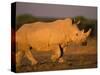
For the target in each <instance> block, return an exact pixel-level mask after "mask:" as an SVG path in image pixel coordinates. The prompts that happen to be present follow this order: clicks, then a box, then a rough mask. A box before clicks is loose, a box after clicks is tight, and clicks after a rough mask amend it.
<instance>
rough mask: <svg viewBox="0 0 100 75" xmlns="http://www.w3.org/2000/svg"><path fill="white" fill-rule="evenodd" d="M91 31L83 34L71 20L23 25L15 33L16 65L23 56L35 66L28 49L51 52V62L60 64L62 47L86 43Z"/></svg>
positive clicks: (34, 60) (35, 61) (35, 62)
mask: <svg viewBox="0 0 100 75" xmlns="http://www.w3.org/2000/svg"><path fill="white" fill-rule="evenodd" d="M90 32H91V29H89V30H88V32H86V33H84V30H82V31H80V30H79V29H78V27H77V25H76V24H72V19H70V18H66V19H64V20H56V21H54V22H35V23H30V24H24V25H23V26H22V27H21V28H19V29H18V30H17V32H16V46H17V49H18V52H17V54H16V63H17V64H19V63H20V61H21V58H22V56H23V55H26V57H27V58H28V59H29V60H30V61H31V63H32V65H34V64H37V60H36V59H35V58H34V57H33V55H32V53H31V52H30V49H32V50H36V51H39V52H43V51H44V52H45V51H52V55H51V60H52V61H57V60H58V62H61V61H63V59H62V53H63V47H64V46H65V45H67V44H69V43H70V42H72V43H75V44H81V43H83V42H84V41H86V38H87V37H88V36H89V34H90Z"/></svg>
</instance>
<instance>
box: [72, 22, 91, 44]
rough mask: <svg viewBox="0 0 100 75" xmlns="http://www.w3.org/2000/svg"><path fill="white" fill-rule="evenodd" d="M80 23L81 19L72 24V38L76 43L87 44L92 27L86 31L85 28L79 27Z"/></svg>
mask: <svg viewBox="0 0 100 75" xmlns="http://www.w3.org/2000/svg"><path fill="white" fill-rule="evenodd" d="M79 23H80V21H78V22H77V23H74V24H72V27H71V32H70V38H71V41H72V42H74V43H76V44H83V45H85V43H86V39H87V37H88V36H89V35H90V33H91V29H89V30H88V31H87V32H84V29H83V30H79V28H78V27H77V24H79ZM86 44H87V43H86Z"/></svg>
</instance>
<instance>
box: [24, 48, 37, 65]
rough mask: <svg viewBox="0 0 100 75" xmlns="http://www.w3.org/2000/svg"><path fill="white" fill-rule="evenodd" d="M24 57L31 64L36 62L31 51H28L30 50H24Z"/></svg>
mask: <svg viewBox="0 0 100 75" xmlns="http://www.w3.org/2000/svg"><path fill="white" fill-rule="evenodd" d="M25 55H26V57H27V58H28V59H29V60H30V61H31V63H32V65H35V64H37V61H36V59H35V58H34V57H33V55H32V53H31V52H30V50H27V51H26V52H25Z"/></svg>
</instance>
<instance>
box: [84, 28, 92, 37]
mask: <svg viewBox="0 0 100 75" xmlns="http://www.w3.org/2000/svg"><path fill="white" fill-rule="evenodd" d="M91 31H92V29H89V30H88V31H87V32H86V33H85V35H86V37H88V36H89V35H90V33H91Z"/></svg>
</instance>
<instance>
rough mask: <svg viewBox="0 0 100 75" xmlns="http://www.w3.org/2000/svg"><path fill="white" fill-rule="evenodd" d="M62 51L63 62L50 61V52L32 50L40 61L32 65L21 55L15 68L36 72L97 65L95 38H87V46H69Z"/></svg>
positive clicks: (17, 70)
mask: <svg viewBox="0 0 100 75" xmlns="http://www.w3.org/2000/svg"><path fill="white" fill-rule="evenodd" d="M64 51H65V54H64V56H63V58H64V60H65V62H64V63H58V62H55V63H53V62H51V60H50V55H51V53H50V52H45V53H38V52H32V53H33V55H34V56H35V58H36V59H37V60H38V61H39V62H40V63H39V64H37V65H34V66H32V65H31V63H30V62H29V61H28V59H26V57H23V59H22V63H21V65H20V66H19V67H17V68H16V72H31V71H33V72H36V71H50V70H66V69H80V68H95V67H97V51H96V39H94V38H92V39H89V40H88V45H87V46H69V47H67V48H66V49H65V50H64Z"/></svg>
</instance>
